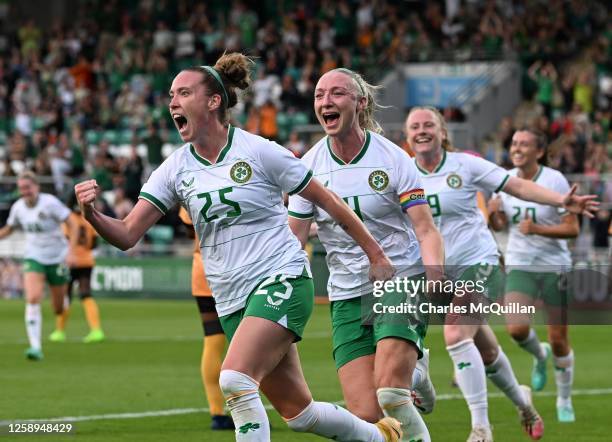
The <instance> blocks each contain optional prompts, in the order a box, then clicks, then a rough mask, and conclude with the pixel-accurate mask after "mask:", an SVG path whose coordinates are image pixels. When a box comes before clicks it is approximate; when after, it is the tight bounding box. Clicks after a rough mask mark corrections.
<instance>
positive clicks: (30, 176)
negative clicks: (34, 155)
mask: <svg viewBox="0 0 612 442" xmlns="http://www.w3.org/2000/svg"><path fill="white" fill-rule="evenodd" d="M17 179H18V180H29V181H31V182H33V183H34V184H36V185H38V177H37V176H36V174H35V173H34V172H32V171H31V170H24V171H23V172H21V173H20V174H19V176H18V177H17Z"/></svg>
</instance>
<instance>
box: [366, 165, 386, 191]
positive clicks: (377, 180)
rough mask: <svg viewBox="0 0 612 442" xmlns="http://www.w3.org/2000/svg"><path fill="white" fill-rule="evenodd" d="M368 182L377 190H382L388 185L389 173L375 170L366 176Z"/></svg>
mask: <svg viewBox="0 0 612 442" xmlns="http://www.w3.org/2000/svg"><path fill="white" fill-rule="evenodd" d="M368 184H369V185H370V187H371V188H372V189H374V190H375V191H377V192H382V191H383V190H385V189H386V188H387V186H388V185H389V175H387V172H385V171H384V170H375V171H374V172H372V173H371V174H370V176H369V177H368Z"/></svg>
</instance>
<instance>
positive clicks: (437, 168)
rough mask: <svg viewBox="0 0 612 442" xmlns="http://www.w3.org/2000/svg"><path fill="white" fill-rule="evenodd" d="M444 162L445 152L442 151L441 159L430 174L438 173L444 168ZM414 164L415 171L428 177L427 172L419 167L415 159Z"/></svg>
mask: <svg viewBox="0 0 612 442" xmlns="http://www.w3.org/2000/svg"><path fill="white" fill-rule="evenodd" d="M445 162H446V151H445V150H444V149H442V159H441V160H440V162H439V163H438V165H437V166H436V167H435V169H434V170H433V171H432V172H431V173H438V172H439V171H440V169H442V167H443V166H444V163H445ZM414 164H416V167H417V169H419V170H420V171H421V172H422V173H424V174H425V175H429V172H428V171H427V170H425V169H423V168H422V167H421V166H419V163H418V162H417V160H416V159H415V160H414Z"/></svg>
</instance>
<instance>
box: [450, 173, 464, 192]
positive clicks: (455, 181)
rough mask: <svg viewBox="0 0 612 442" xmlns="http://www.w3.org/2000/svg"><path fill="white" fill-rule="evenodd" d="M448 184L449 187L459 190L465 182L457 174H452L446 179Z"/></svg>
mask: <svg viewBox="0 0 612 442" xmlns="http://www.w3.org/2000/svg"><path fill="white" fill-rule="evenodd" d="M446 184H448V187H450V188H451V189H459V188H460V187H461V186H462V185H463V180H462V179H461V177H460V176H459V175H457V174H456V173H451V174H450V175H449V176H447V177H446Z"/></svg>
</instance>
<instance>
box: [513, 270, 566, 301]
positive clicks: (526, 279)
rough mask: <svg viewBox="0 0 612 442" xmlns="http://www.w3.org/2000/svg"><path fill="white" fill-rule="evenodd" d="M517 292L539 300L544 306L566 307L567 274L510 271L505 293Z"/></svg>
mask: <svg viewBox="0 0 612 442" xmlns="http://www.w3.org/2000/svg"><path fill="white" fill-rule="evenodd" d="M510 292H519V293H523V294H524V295H527V296H529V297H530V298H533V299H534V300H536V299H541V300H542V301H544V303H545V304H546V305H554V306H561V305H566V304H567V303H568V302H569V301H570V300H569V296H568V294H569V290H568V286H567V274H565V273H561V272H559V273H556V272H527V271H525V270H511V271H510V273H508V276H507V277H506V293H510Z"/></svg>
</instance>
